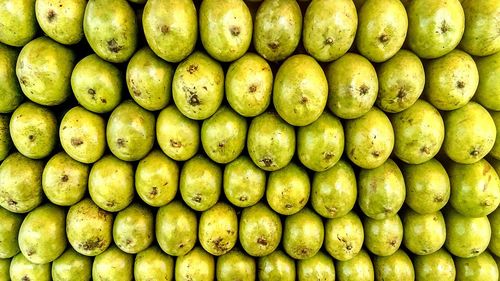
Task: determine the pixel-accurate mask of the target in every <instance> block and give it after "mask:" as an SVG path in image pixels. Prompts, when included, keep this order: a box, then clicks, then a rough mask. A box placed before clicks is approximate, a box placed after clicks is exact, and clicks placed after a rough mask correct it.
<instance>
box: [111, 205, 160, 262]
mask: <svg viewBox="0 0 500 281" xmlns="http://www.w3.org/2000/svg"><path fill="white" fill-rule="evenodd" d="M153 240H154V216H153V212H152V211H151V210H150V209H149V208H148V207H146V206H144V205H143V204H140V203H132V204H130V205H129V206H128V207H127V208H125V209H123V210H121V211H120V212H118V214H116V216H115V219H114V222H113V241H114V242H115V245H116V246H117V247H118V248H119V249H120V250H122V251H124V252H125V253H129V254H137V253H139V252H140V251H142V250H145V249H147V248H148V247H149V246H150V245H151V243H153Z"/></svg>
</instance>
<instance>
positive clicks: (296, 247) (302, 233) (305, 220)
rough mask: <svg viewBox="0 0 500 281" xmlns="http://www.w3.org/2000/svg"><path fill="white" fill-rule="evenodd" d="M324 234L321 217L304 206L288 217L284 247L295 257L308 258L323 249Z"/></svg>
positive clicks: (284, 232) (284, 233) (284, 229)
mask: <svg viewBox="0 0 500 281" xmlns="http://www.w3.org/2000/svg"><path fill="white" fill-rule="evenodd" d="M324 235H325V233H324V226H323V221H322V220H321V217H320V216H319V215H317V214H316V213H315V212H314V211H311V210H310V209H309V208H304V209H302V210H300V211H299V212H298V213H295V214H293V215H290V216H288V217H286V219H285V224H284V228H283V242H282V244H283V248H284V250H285V252H286V253H287V254H288V255H289V256H290V257H292V258H294V259H298V260H302V259H308V258H310V257H312V256H314V255H316V253H318V251H319V250H320V249H321V246H322V245H323V238H324Z"/></svg>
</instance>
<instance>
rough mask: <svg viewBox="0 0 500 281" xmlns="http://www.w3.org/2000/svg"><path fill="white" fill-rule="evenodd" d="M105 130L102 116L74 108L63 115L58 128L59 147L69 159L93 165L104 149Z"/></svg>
mask: <svg viewBox="0 0 500 281" xmlns="http://www.w3.org/2000/svg"><path fill="white" fill-rule="evenodd" d="M105 128H106V123H105V121H104V118H103V117H102V116H99V115H98V114H95V113H93V112H90V111H88V110H86V109H84V108H83V107H80V106H76V107H74V108H72V109H70V110H69V111H68V112H66V114H64V117H63V119H62V121H61V124H60V126H59V139H60V142H61V146H62V147H63V149H64V151H65V152H66V153H67V154H68V155H69V156H70V157H71V158H73V159H75V160H77V161H79V162H82V163H85V164H90V163H94V162H96V161H97V160H99V159H100V158H101V157H102V155H103V154H104V151H105V149H106V138H105V136H106V129H105Z"/></svg>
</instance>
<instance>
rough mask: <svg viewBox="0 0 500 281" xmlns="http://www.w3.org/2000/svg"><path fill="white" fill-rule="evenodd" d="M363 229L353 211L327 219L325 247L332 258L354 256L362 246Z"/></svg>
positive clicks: (345, 258)
mask: <svg viewBox="0 0 500 281" xmlns="http://www.w3.org/2000/svg"><path fill="white" fill-rule="evenodd" d="M363 241H364V230H363V224H362V223H361V219H360V218H359V217H358V215H356V213H354V212H349V213H347V214H346V215H344V216H342V217H339V218H333V219H328V220H327V221H326V223H325V241H324V244H325V249H326V251H327V252H328V253H329V254H330V256H332V257H333V258H334V259H336V260H339V261H346V260H349V259H351V258H353V257H355V256H356V255H357V254H358V253H359V252H360V251H361V247H362V246H363Z"/></svg>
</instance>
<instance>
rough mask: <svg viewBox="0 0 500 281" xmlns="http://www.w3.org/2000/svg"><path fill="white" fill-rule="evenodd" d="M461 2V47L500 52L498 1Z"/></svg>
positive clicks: (478, 52)
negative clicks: (463, 28)
mask: <svg viewBox="0 0 500 281" xmlns="http://www.w3.org/2000/svg"><path fill="white" fill-rule="evenodd" d="M460 2H461V3H462V8H463V9H464V14H465V30H464V35H463V37H462V41H460V45H459V47H460V48H461V49H462V50H464V51H466V52H467V53H469V54H471V55H474V56H488V55H491V54H494V53H497V52H498V51H500V36H499V33H498V26H499V25H500V19H499V17H498V14H499V13H500V3H498V1H496V0H485V1H473V0H464V1H460ZM485 280H486V279H485Z"/></svg>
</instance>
